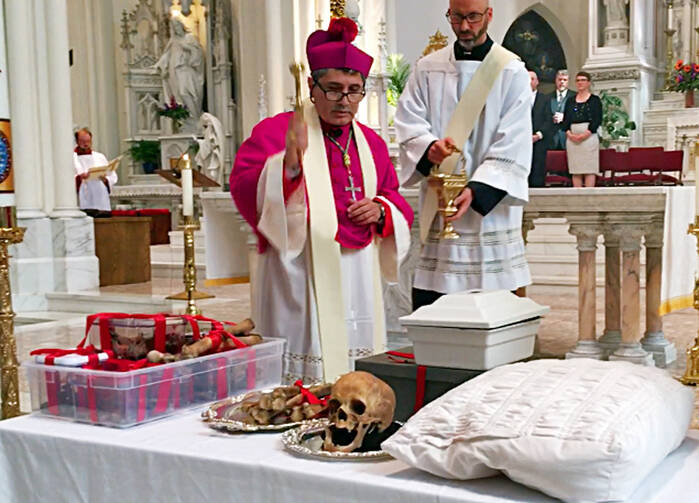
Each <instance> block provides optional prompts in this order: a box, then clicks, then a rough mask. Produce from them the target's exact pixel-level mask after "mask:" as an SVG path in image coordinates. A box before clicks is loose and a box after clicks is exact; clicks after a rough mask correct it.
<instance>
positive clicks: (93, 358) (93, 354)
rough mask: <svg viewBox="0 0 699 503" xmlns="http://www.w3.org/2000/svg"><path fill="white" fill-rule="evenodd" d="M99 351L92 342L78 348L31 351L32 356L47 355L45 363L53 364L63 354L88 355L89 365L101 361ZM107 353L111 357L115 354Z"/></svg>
mask: <svg viewBox="0 0 699 503" xmlns="http://www.w3.org/2000/svg"><path fill="white" fill-rule="evenodd" d="M98 353H99V351H98V350H97V348H95V346H93V345H92V344H90V345H89V346H86V347H84V348H76V349H58V348H42V349H35V350H34V351H32V352H31V353H29V354H30V355H31V356H34V355H46V358H44V364H45V365H53V363H54V360H55V359H56V358H60V357H61V356H66V355H81V356H87V359H88V365H94V364H97V363H98V362H99V356H98ZM106 353H107V354H108V355H109V357H110V358H111V357H112V356H113V355H112V354H111V351H106Z"/></svg>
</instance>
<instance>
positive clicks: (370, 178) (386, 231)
mask: <svg viewBox="0 0 699 503" xmlns="http://www.w3.org/2000/svg"><path fill="white" fill-rule="evenodd" d="M356 35H357V27H356V25H355V24H354V22H353V21H352V20H350V19H347V18H341V19H333V20H332V22H331V23H330V27H329V28H328V30H327V31H324V30H318V31H316V32H314V33H312V34H311V35H310V37H309V38H308V42H307V47H306V53H307V56H308V63H309V66H310V69H311V77H310V78H309V79H308V87H309V91H310V100H309V101H306V103H305V104H304V106H303V109H302V112H301V111H297V112H295V113H282V114H279V115H276V116H275V117H271V118H269V119H265V120H264V121H262V122H261V123H260V124H258V125H257V126H255V128H254V129H253V131H252V134H251V136H250V138H248V139H247V140H246V141H245V142H244V143H243V144H242V145H241V147H240V149H239V150H238V154H237V156H236V160H235V164H234V166H233V171H232V172H231V178H230V186H231V194H232V195H233V199H234V200H235V203H236V205H237V207H238V210H239V211H240V213H241V214H242V215H243V217H244V218H245V219H246V220H247V221H248V223H250V225H251V226H252V227H253V229H254V230H255V232H256V234H257V236H258V239H259V252H260V255H259V258H258V268H257V278H256V282H255V284H254V286H253V291H254V293H253V317H254V319H255V322H256V323H257V329H258V330H259V331H260V333H261V334H262V335H263V336H267V337H283V338H284V339H286V343H287V344H286V347H285V354H284V376H283V378H284V381H286V382H289V381H291V382H293V381H295V380H296V379H303V380H304V381H306V382H311V381H318V380H321V379H325V380H328V381H332V380H334V379H335V378H336V377H337V376H339V375H341V374H343V373H346V372H348V371H349V370H352V369H353V368H354V360H355V359H357V358H361V357H364V356H369V355H371V354H373V353H376V352H382V351H384V350H385V345H386V330H385V323H384V310H383V301H382V292H381V274H383V276H384V277H385V278H387V279H388V280H389V281H396V280H397V276H398V265H399V264H400V262H401V260H402V257H404V256H405V254H406V253H407V251H408V248H409V244H410V232H409V226H410V225H411V224H412V218H413V214H412V210H411V209H410V206H409V205H408V203H407V202H406V201H405V199H403V197H402V196H401V195H400V194H399V193H398V178H397V176H396V172H395V170H394V168H393V165H392V164H391V161H390V158H389V155H388V149H387V147H386V144H385V143H384V141H383V140H382V139H381V138H380V137H379V136H378V135H377V134H376V133H375V132H374V131H373V130H371V129H370V128H368V127H366V126H364V125H363V124H360V123H359V122H357V121H355V120H354V115H355V114H356V113H357V109H358V107H359V102H360V101H361V100H362V99H363V98H364V94H365V89H364V83H365V80H366V77H367V76H368V74H369V69H370V68H371V63H372V58H371V56H369V55H368V54H366V53H364V52H362V51H361V50H359V49H358V48H357V47H355V46H354V45H352V44H351V42H352V40H354V37H355V36H356Z"/></svg>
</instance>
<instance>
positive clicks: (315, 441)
mask: <svg viewBox="0 0 699 503" xmlns="http://www.w3.org/2000/svg"><path fill="white" fill-rule="evenodd" d="M326 424H327V419H314V420H311V422H309V423H308V424H304V425H302V426H300V427H299V428H294V429H293V430H288V431H285V432H284V433H282V444H284V447H285V448H286V449H287V450H289V451H291V452H293V453H295V454H300V455H301V456H306V457H310V458H315V459H325V460H331V461H385V460H387V459H393V458H392V457H391V455H390V454H389V453H387V452H386V451H370V452H328V451H324V450H323V439H322V438H321V437H320V434H321V433H322V432H323V430H324V429H325V425H326Z"/></svg>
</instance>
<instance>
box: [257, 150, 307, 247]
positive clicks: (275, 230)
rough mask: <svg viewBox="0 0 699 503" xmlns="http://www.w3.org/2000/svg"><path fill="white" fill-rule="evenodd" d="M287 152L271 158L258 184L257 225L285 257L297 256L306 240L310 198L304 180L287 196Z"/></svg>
mask: <svg viewBox="0 0 699 503" xmlns="http://www.w3.org/2000/svg"><path fill="white" fill-rule="evenodd" d="M283 178H284V152H283V151H282V152H279V153H278V154H275V155H273V156H271V157H269V158H268V159H267V162H266V163H265V167H264V169H263V170H262V174H261V175H260V180H259V182H258V184H257V207H258V208H260V210H259V214H260V219H259V221H258V222H257V229H258V230H259V231H260V233H261V234H262V235H263V236H264V237H265V238H266V239H267V241H269V243H270V244H271V245H272V246H273V247H274V248H276V249H277V251H278V252H279V255H280V256H281V257H282V259H285V260H291V259H293V258H295V257H297V256H298V255H299V254H300V253H301V252H302V251H303V248H304V246H305V244H306V227H307V226H306V219H307V214H306V198H305V192H304V187H305V185H304V184H303V183H300V184H298V186H297V187H296V188H295V190H294V191H293V192H292V193H291V194H290V195H289V197H288V200H286V201H285V197H284V179H283Z"/></svg>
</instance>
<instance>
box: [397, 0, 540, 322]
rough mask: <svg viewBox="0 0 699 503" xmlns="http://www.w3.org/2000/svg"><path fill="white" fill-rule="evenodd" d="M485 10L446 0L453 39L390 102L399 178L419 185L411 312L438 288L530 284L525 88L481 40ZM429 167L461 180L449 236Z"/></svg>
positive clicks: (484, 3)
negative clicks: (418, 248)
mask: <svg viewBox="0 0 699 503" xmlns="http://www.w3.org/2000/svg"><path fill="white" fill-rule="evenodd" d="M445 6H446V5H445ZM492 16H493V10H492V8H491V7H490V6H489V3H488V0H451V1H450V2H449V10H448V11H447V13H446V17H447V20H448V21H449V23H450V24H451V26H452V29H453V31H454V33H455V34H456V36H457V41H456V43H455V44H454V45H453V46H447V47H445V48H443V49H441V50H439V51H436V52H434V53H432V54H429V55H428V56H425V57H424V58H422V59H420V60H419V61H418V62H417V63H416V66H415V68H414V71H413V73H412V75H411V76H410V78H409V80H408V82H407V84H406V87H405V90H404V91H403V94H402V95H401V97H400V100H399V102H398V109H397V112H396V116H395V126H396V133H397V137H398V141H399V144H400V155H401V157H400V165H401V182H402V183H403V184H404V185H406V186H408V185H412V184H415V183H420V189H421V194H420V196H421V197H420V214H419V222H420V234H421V240H422V242H423V247H422V252H421V256H420V260H419V262H418V264H417V266H416V271H415V281H414V285H413V308H414V309H417V308H418V307H420V306H422V305H426V304H431V303H432V302H434V301H435V300H436V299H437V298H439V296H441V295H443V294H445V293H452V292H458V291H465V290H494V289H506V290H515V289H517V288H519V287H522V286H525V285H527V284H529V283H530V282H531V279H530V274H529V267H528V265H527V260H526V256H525V246H524V241H523V239H522V228H521V227H522V209H523V205H524V204H525V203H526V202H527V200H528V185H527V177H528V174H529V169H530V164H531V156H532V141H531V138H532V123H531V99H532V98H531V88H530V84H529V75H528V73H527V71H526V69H525V68H524V65H523V64H522V62H520V61H519V60H518V58H517V57H516V56H515V55H514V54H512V53H511V52H509V51H507V50H506V49H504V48H502V47H501V46H500V45H498V44H495V43H493V41H492V40H491V39H490V37H489V36H488V33H487V29H488V24H489V23H490V21H491V20H492ZM435 165H436V166H439V169H440V170H441V171H445V172H447V173H453V174H459V173H465V174H466V175H467V177H468V180H469V181H468V185H467V187H466V188H465V189H464V191H463V192H462V193H461V194H460V195H459V197H457V199H456V201H455V203H456V205H457V206H458V209H459V210H458V212H457V213H456V215H454V216H453V217H452V218H451V219H450V220H451V221H452V224H453V225H454V228H455V230H456V232H457V233H458V234H459V238H458V239H440V237H439V231H440V229H441V223H440V218H439V217H437V213H436V209H437V204H436V194H435V192H434V190H433V189H430V188H428V184H427V183H426V180H427V176H428V175H429V174H430V171H431V170H432V169H433V167H434V166H435Z"/></svg>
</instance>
